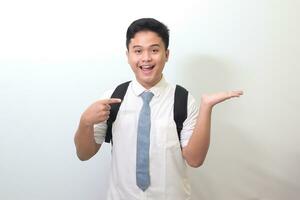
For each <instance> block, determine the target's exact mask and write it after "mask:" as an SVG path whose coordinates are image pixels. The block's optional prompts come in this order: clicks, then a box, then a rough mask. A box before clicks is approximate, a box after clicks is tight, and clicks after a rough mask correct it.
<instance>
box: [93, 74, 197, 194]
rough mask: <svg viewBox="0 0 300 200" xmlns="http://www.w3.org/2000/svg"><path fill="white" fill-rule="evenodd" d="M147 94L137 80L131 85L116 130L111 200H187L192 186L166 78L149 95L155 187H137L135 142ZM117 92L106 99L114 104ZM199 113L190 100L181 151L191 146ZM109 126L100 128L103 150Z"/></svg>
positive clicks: (98, 137) (98, 135)
mask: <svg viewBox="0 0 300 200" xmlns="http://www.w3.org/2000/svg"><path fill="white" fill-rule="evenodd" d="M144 91H146V89H145V88H144V87H143V86H141V85H140V84H139V83H138V82H137V81H136V80H134V81H132V82H131V83H130V84H129V87H128V90H127V92H126V95H125V97H124V99H123V102H122V104H121V106H120V109H119V112H118V115H117V118H116V120H115V122H114V123H113V126H112V137H113V146H112V163H111V164H112V165H111V166H112V168H111V170H110V180H109V189H108V194H107V199H108V200H188V199H190V185H189V181H188V179H187V173H186V167H187V164H186V162H185V160H184V158H183V156H182V152H181V148H180V144H179V139H178V135H177V130H176V124H175V122H174V118H173V106H174V92H175V86H174V85H171V84H169V83H167V82H166V80H165V79H164V78H162V80H161V81H160V82H159V83H158V84H156V85H155V86H154V87H152V88H151V89H150V91H151V92H153V94H154V97H153V98H152V100H151V102H150V108H151V130H150V152H149V155H150V156H149V159H150V182H151V184H150V186H149V188H148V189H147V190H146V191H145V192H143V191H142V190H140V189H139V188H138V187H137V185H136V171H135V170H136V141H137V125H138V117H139V112H140V110H141V107H142V104H143V101H142V98H141V97H140V94H142V93H143V92H144ZM111 94H112V91H110V92H107V93H106V95H105V96H104V98H110V95H111ZM197 115H198V107H197V106H196V102H195V99H194V97H193V96H191V95H190V94H189V96H188V116H187V119H186V120H185V122H184V124H183V129H182V131H181V145H182V147H184V146H186V145H187V143H188V141H189V138H190V136H191V135H192V132H193V129H194V127H195V124H196V118H197ZM106 128H107V125H106V122H103V123H100V124H97V125H95V127H94V135H95V141H96V142H97V143H98V144H101V143H103V141H104V139H105V133H106Z"/></svg>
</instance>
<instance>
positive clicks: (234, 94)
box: [231, 91, 243, 97]
mask: <svg viewBox="0 0 300 200" xmlns="http://www.w3.org/2000/svg"><path fill="white" fill-rule="evenodd" d="M241 95H243V91H232V92H231V96H232V97H239V96H241Z"/></svg>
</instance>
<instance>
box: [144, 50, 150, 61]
mask: <svg viewBox="0 0 300 200" xmlns="http://www.w3.org/2000/svg"><path fill="white" fill-rule="evenodd" d="M142 61H143V62H149V61H151V54H150V52H148V51H144V52H143V55H142Z"/></svg>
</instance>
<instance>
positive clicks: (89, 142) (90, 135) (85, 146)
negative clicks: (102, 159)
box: [74, 121, 101, 160]
mask: <svg viewBox="0 0 300 200" xmlns="http://www.w3.org/2000/svg"><path fill="white" fill-rule="evenodd" d="M74 142H75V145H76V151H77V156H78V158H79V159H80V160H88V159H90V158H91V157H92V156H94V155H95V154H96V153H97V151H98V150H99V148H100V146H101V145H100V144H97V143H96V142H95V138H94V127H93V125H85V124H84V123H83V122H82V121H81V122H80V123H79V127H78V129H77V131H76V134H75V138H74Z"/></svg>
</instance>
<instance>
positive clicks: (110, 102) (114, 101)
mask: <svg viewBox="0 0 300 200" xmlns="http://www.w3.org/2000/svg"><path fill="white" fill-rule="evenodd" d="M121 101H122V100H121V99H118V98H111V99H107V100H106V103H107V104H115V103H121Z"/></svg>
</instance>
